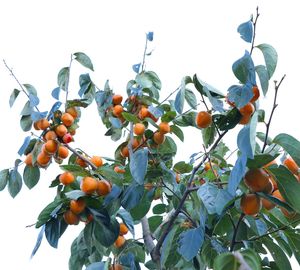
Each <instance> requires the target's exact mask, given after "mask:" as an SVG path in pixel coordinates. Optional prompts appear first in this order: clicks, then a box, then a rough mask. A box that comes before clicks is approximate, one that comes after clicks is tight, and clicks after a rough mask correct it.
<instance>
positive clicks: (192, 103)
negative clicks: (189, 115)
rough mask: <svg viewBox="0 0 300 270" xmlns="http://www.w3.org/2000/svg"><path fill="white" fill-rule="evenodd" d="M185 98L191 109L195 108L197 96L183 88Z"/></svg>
mask: <svg viewBox="0 0 300 270" xmlns="http://www.w3.org/2000/svg"><path fill="white" fill-rule="evenodd" d="M184 94H185V100H186V102H187V103H188V104H189V105H190V106H191V108H193V109H197V98H196V95H195V94H194V92H193V91H191V90H189V89H185V93H184Z"/></svg>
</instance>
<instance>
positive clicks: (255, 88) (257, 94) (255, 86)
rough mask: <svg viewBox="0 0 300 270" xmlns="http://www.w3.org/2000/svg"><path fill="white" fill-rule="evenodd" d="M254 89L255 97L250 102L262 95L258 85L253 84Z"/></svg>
mask: <svg viewBox="0 0 300 270" xmlns="http://www.w3.org/2000/svg"><path fill="white" fill-rule="evenodd" d="M252 91H253V97H252V98H251V100H250V102H255V101H256V100H258V98H259V96H260V93H259V89H258V87H257V85H254V86H253V88H252Z"/></svg>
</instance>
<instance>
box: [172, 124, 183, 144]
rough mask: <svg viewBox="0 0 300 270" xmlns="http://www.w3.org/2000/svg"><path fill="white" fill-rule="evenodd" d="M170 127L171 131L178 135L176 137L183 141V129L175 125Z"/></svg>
mask: <svg viewBox="0 0 300 270" xmlns="http://www.w3.org/2000/svg"><path fill="white" fill-rule="evenodd" d="M170 128H171V133H174V134H175V135H176V136H177V137H178V139H179V140H181V141H182V142H183V141H184V133H183V131H182V130H181V129H180V128H179V127H177V126H175V125H171V126H170Z"/></svg>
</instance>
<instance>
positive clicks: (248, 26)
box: [237, 20, 253, 43]
mask: <svg viewBox="0 0 300 270" xmlns="http://www.w3.org/2000/svg"><path fill="white" fill-rule="evenodd" d="M237 31H238V32H239V33H240V35H241V38H242V39H243V40H245V41H246V42H249V43H251V42H252V37H253V22H252V20H249V21H247V22H244V23H242V24H240V25H239V27H238V29H237Z"/></svg>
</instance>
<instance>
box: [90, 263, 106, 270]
mask: <svg viewBox="0 0 300 270" xmlns="http://www.w3.org/2000/svg"><path fill="white" fill-rule="evenodd" d="M85 270H105V263H104V262H94V263H91V264H89V265H88V266H87V268H86V269H85Z"/></svg>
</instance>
